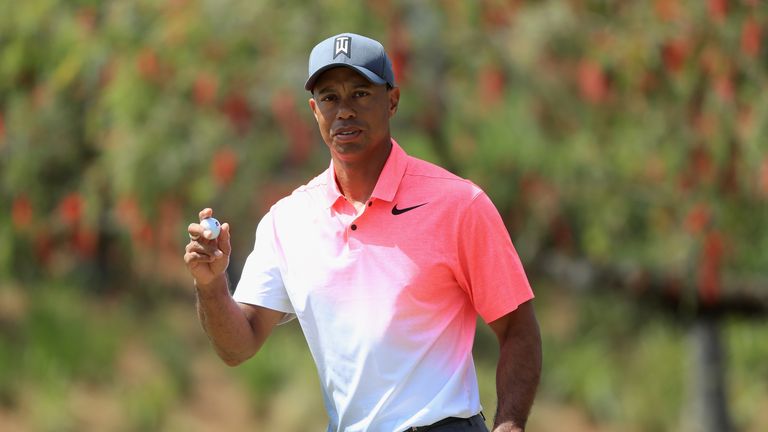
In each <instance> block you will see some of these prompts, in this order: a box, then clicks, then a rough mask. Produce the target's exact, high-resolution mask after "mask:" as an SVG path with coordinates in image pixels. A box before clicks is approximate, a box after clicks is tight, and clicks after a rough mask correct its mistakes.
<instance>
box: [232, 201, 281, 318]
mask: <svg viewBox="0 0 768 432" xmlns="http://www.w3.org/2000/svg"><path fill="white" fill-rule="evenodd" d="M274 232H275V231H274V227H273V222H272V214H271V212H268V213H267V214H266V215H265V216H264V217H263V218H262V219H261V222H259V225H258V227H257V228H256V241H255V243H254V246H253V251H251V253H250V254H249V255H248V258H247V259H246V261H245V266H244V267H243V273H242V275H241V276H240V281H239V282H238V283H237V287H236V288H235V292H234V294H233V295H232V297H233V298H234V300H235V301H237V302H239V303H247V304H252V305H256V306H262V307H265V308H269V309H273V310H276V311H280V312H285V313H286V314H287V315H286V317H285V318H284V319H283V320H282V321H281V323H282V322H287V321H290V320H291V319H293V318H295V313H294V309H293V306H292V305H291V301H290V298H289V297H288V293H287V291H286V289H285V284H284V283H283V277H282V274H281V271H280V265H279V259H278V257H277V253H276V248H275V234H274Z"/></svg>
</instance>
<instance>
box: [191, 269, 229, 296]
mask: <svg viewBox="0 0 768 432" xmlns="http://www.w3.org/2000/svg"><path fill="white" fill-rule="evenodd" d="M195 291H196V292H197V296H198V297H214V296H219V295H222V294H226V295H227V296H229V283H228V282H227V276H226V273H222V274H220V275H218V276H215V277H214V278H213V279H211V280H210V281H207V282H203V281H200V280H198V279H195Z"/></svg>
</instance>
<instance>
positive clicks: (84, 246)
mask: <svg viewBox="0 0 768 432" xmlns="http://www.w3.org/2000/svg"><path fill="white" fill-rule="evenodd" d="M98 242H99V237H98V235H96V232H95V231H94V230H92V229H90V228H86V227H84V226H79V227H78V228H77V230H75V232H74V233H73V235H72V246H73V247H74V249H75V250H76V251H77V253H78V254H79V255H80V256H81V257H84V258H93V257H94V256H96V251H97V249H98Z"/></svg>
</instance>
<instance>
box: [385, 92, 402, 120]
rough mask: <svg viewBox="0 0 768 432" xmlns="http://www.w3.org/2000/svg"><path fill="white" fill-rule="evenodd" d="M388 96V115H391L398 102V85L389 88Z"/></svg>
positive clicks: (395, 110) (394, 111) (395, 109)
mask: <svg viewBox="0 0 768 432" xmlns="http://www.w3.org/2000/svg"><path fill="white" fill-rule="evenodd" d="M387 93H388V96H389V116H390V117H392V116H394V115H395V113H396V112H397V106H398V105H399V104H400V87H395V88H392V89H390V90H389V91H388V92H387Z"/></svg>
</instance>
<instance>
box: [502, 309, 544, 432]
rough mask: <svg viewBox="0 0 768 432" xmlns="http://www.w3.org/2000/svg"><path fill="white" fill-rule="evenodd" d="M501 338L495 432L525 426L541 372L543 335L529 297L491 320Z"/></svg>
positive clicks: (521, 428)
mask: <svg viewBox="0 0 768 432" xmlns="http://www.w3.org/2000/svg"><path fill="white" fill-rule="evenodd" d="M489 325H490V327H491V329H492V330H493V331H494V333H496V337H497V338H498V339H499V346H500V352H499V364H498V366H497V368H496V394H497V397H498V405H497V408H496V418H495V419H494V423H493V431H494V432H510V431H523V430H525V423H526V421H527V420H528V414H529V413H530V410H531V406H532V405H533V399H534V397H535V396H536V388H537V387H538V385H539V377H540V375H541V335H540V333H539V324H538V322H537V321H536V315H535V314H534V312H533V305H532V304H531V302H530V301H528V302H525V303H523V304H521V305H520V306H519V307H518V308H517V309H516V310H514V311H512V312H510V313H508V314H507V315H505V316H503V317H501V318H499V319H497V320H496V321H493V322H491V323H489Z"/></svg>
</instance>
